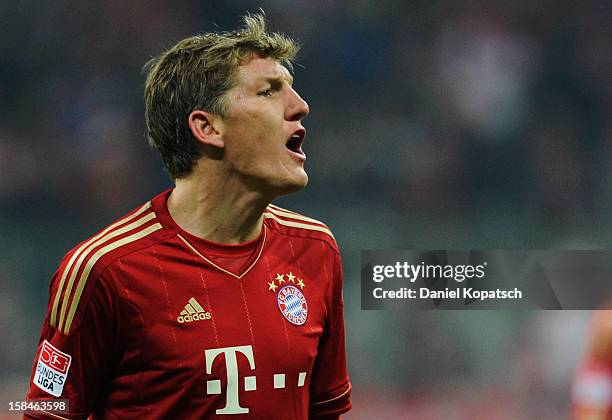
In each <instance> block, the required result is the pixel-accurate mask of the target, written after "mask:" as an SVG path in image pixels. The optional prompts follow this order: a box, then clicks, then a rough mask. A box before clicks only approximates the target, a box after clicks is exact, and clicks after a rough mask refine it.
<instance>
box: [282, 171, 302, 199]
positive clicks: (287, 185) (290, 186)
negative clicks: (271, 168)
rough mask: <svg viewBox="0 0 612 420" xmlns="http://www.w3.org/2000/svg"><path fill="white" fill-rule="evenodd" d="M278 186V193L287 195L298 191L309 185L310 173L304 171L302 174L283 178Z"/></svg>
mask: <svg viewBox="0 0 612 420" xmlns="http://www.w3.org/2000/svg"><path fill="white" fill-rule="evenodd" d="M283 181H284V182H280V183H279V185H277V186H276V188H275V190H276V195H286V194H291V193H294V192H297V191H299V190H301V189H303V188H304V187H306V185H308V175H307V174H306V172H303V173H302V174H301V175H300V176H295V177H294V178H292V179H286V180H283Z"/></svg>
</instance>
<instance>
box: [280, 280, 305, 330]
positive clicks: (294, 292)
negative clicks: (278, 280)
mask: <svg viewBox="0 0 612 420" xmlns="http://www.w3.org/2000/svg"><path fill="white" fill-rule="evenodd" d="M277 301H278V308H279V309H280V311H281V313H282V314H283V316H284V317H285V318H287V321H289V322H291V323H292V324H295V325H304V323H305V322H306V318H308V303H307V302H306V298H305V297H304V294H303V293H302V292H301V291H300V289H298V288H297V287H295V286H292V285H290V284H288V285H286V286H284V287H282V288H281V289H280V290H279V291H278V296H277Z"/></svg>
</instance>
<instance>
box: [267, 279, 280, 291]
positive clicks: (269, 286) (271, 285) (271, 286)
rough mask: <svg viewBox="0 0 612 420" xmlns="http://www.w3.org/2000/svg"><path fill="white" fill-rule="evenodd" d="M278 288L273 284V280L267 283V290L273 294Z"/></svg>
mask: <svg viewBox="0 0 612 420" xmlns="http://www.w3.org/2000/svg"><path fill="white" fill-rule="evenodd" d="M277 287H278V286H277V285H276V284H274V280H272V281H271V282H270V283H268V290H272V291H273V292H276V288H277Z"/></svg>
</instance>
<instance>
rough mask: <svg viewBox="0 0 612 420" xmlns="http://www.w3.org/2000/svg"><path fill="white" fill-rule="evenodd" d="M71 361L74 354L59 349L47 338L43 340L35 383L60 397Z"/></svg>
mask: <svg viewBox="0 0 612 420" xmlns="http://www.w3.org/2000/svg"><path fill="white" fill-rule="evenodd" d="M71 361H72V356H70V355H69V354H67V353H63V352H61V351H59V350H58V349H56V348H55V347H53V346H52V345H51V343H49V342H48V341H47V340H45V341H43V343H42V348H41V349H40V355H39V356H38V363H37V364H36V373H35V374H34V385H36V386H37V387H39V388H40V389H42V390H43V391H45V392H47V393H49V394H51V395H53V396H54V397H59V396H60V395H62V391H63V390H64V385H65V384H66V378H67V377H68V369H70V362H71Z"/></svg>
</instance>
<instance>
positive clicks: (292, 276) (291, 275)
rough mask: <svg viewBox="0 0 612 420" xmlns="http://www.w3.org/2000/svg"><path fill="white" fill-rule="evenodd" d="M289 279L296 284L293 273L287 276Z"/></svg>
mask: <svg viewBox="0 0 612 420" xmlns="http://www.w3.org/2000/svg"><path fill="white" fill-rule="evenodd" d="M287 278H288V279H289V281H290V282H291V283H295V280H293V279H294V278H295V276H294V275H293V273H292V272H291V271H290V272H289V274H287Z"/></svg>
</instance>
